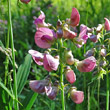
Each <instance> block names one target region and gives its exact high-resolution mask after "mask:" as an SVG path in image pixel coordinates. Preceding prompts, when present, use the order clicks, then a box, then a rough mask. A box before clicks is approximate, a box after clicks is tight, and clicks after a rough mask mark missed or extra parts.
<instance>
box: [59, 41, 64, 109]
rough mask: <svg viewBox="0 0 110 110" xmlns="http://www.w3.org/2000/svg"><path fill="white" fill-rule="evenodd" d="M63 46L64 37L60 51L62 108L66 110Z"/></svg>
mask: <svg viewBox="0 0 110 110" xmlns="http://www.w3.org/2000/svg"><path fill="white" fill-rule="evenodd" d="M62 47H63V42H62V39H60V42H59V51H60V74H61V75H60V84H61V101H62V110H65V97H64V82H63V62H62V57H63V55H62V53H63V52H62Z"/></svg>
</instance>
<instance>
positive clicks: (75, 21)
mask: <svg viewBox="0 0 110 110" xmlns="http://www.w3.org/2000/svg"><path fill="white" fill-rule="evenodd" d="M79 21H80V14H79V12H78V10H77V9H76V8H72V13H71V18H70V25H71V26H73V27H75V26H78V25H79Z"/></svg>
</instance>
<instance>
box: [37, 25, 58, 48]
mask: <svg viewBox="0 0 110 110" xmlns="http://www.w3.org/2000/svg"><path fill="white" fill-rule="evenodd" d="M56 38H57V37H56V34H55V32H54V31H53V30H51V29H49V28H44V27H41V28H39V29H38V30H37V32H36V34H35V43H36V45H37V46H38V47H40V48H44V49H46V48H50V47H51V45H52V44H53V43H54V40H55V39H56Z"/></svg>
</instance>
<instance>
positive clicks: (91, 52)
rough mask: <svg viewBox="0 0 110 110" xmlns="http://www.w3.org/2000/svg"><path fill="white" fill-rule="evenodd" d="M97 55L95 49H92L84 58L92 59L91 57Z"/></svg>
mask: <svg viewBox="0 0 110 110" xmlns="http://www.w3.org/2000/svg"><path fill="white" fill-rule="evenodd" d="M94 53H95V48H92V49H91V50H88V51H87V52H86V53H85V54H84V57H86V58H87V57H90V56H94Z"/></svg>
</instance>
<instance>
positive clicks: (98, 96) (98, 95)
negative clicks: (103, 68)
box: [97, 78, 100, 110]
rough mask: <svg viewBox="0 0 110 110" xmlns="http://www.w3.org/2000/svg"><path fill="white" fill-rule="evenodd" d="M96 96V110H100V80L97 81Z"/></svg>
mask: <svg viewBox="0 0 110 110" xmlns="http://www.w3.org/2000/svg"><path fill="white" fill-rule="evenodd" d="M97 92H98V94H97V98H98V110H100V100H99V98H100V94H99V93H100V78H99V79H98V91H97Z"/></svg>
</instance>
